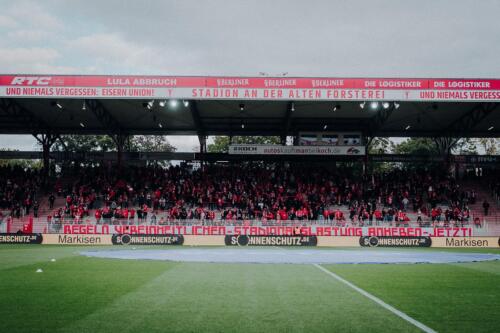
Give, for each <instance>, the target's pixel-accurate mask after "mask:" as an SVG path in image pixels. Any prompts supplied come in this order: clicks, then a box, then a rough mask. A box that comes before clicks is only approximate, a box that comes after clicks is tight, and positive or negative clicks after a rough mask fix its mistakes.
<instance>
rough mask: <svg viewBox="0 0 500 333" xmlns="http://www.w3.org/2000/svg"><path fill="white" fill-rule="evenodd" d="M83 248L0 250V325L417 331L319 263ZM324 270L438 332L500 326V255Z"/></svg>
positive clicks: (3, 328) (15, 328)
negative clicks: (104, 254) (227, 260)
mask: <svg viewBox="0 0 500 333" xmlns="http://www.w3.org/2000/svg"><path fill="white" fill-rule="evenodd" d="M82 249H83V248H82V247H56V246H54V247H52V246H33V245H27V246H14V245H8V246H0V332H9V333H10V332H419V331H420V330H419V329H418V328H417V327H415V326H413V325H411V324H410V323H408V322H407V321H405V320H403V319H401V318H400V317H397V316H396V315H394V314H393V313H391V312H389V311H388V310H386V309H384V308H383V307H381V306H380V305H378V304H376V303H374V302H373V301H371V300H369V299H368V298H366V297H365V296H363V295H361V294H359V293H358V292H357V291H355V290H353V289H351V288H349V287H347V286H346V285H345V284H343V283H341V282H339V281H337V280H335V279H334V278H332V277H331V276H329V275H328V274H326V273H325V272H322V271H321V270H319V269H318V268H317V267H315V266H313V265H266V264H206V263H204V264H201V263H200V264H197V263H170V262H161V261H133V260H113V259H97V258H87V257H82V256H79V255H78V254H77V253H76V252H77V251H79V250H82ZM85 249H89V248H88V247H86V248H85ZM290 251H293V249H290ZM332 251H335V250H334V249H332ZM425 251H432V250H431V249H426V250H425ZM460 251H466V250H460ZM475 251H481V250H475ZM482 252H489V253H500V251H499V250H492V249H491V250H483V251H482ZM52 258H55V259H56V261H55V262H51V261H50V259H52ZM324 267H325V268H327V269H328V270H330V271H332V272H334V273H335V274H337V275H339V276H341V277H342V278H344V279H345V280H348V281H350V282H351V283H353V284H355V285H356V286H358V287H360V288H362V289H364V290H365V291H367V292H369V293H370V294H372V295H374V296H376V297H378V298H380V299H381V300H383V301H384V302H385V303H387V304H390V305H392V306H393V307H395V308H397V309H398V310H400V311H402V312H404V313H406V314H407V315H409V316H410V317H412V318H414V319H416V320H418V321H419V322H421V323H423V324H425V325H426V326H428V327H430V328H432V329H433V330H436V331H438V332H498V331H499V328H500V262H498V261H496V262H485V263H469V264H439V265H437V264H418V265H402V264H399V265H325V266H324ZM38 268H41V269H42V270H43V273H36V272H35V271H36V270H37V269H38Z"/></svg>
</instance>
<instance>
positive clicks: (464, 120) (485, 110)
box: [433, 103, 499, 155]
mask: <svg viewBox="0 0 500 333" xmlns="http://www.w3.org/2000/svg"><path fill="white" fill-rule="evenodd" d="M498 105H499V104H498V103H479V104H477V105H475V106H474V107H473V108H472V109H471V110H470V111H469V112H467V113H465V114H464V115H462V116H460V117H459V118H457V119H456V120H454V121H453V122H452V123H451V124H450V125H448V127H446V128H445V129H443V131H441V133H442V135H440V136H439V137H435V138H433V140H434V143H435V144H436V147H437V149H438V151H439V153H440V154H443V155H450V154H451V150H452V149H453V147H454V146H455V145H456V144H457V142H458V140H460V138H462V137H468V136H469V135H467V133H468V132H469V131H471V130H472V129H474V127H476V126H477V125H478V124H479V123H480V122H481V121H483V119H485V118H486V117H487V116H488V115H490V114H491V113H492V112H493V111H494V110H495V109H496V108H497V107H498Z"/></svg>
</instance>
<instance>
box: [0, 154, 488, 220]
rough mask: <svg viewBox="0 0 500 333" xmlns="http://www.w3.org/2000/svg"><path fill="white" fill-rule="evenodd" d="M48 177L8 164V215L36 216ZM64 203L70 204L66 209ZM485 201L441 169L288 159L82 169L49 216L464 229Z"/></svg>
mask: <svg viewBox="0 0 500 333" xmlns="http://www.w3.org/2000/svg"><path fill="white" fill-rule="evenodd" d="M42 178H43V177H42V175H41V172H40V171H36V170H30V169H21V168H11V167H1V168H0V211H3V212H5V211H9V212H10V216H12V217H14V218H19V217H20V216H23V215H26V214H31V215H33V216H35V217H36V216H37V215H38V209H39V204H38V201H37V195H39V191H40V188H41V184H42ZM493 186H494V185H493ZM495 188H496V187H495ZM56 198H61V199H59V200H58V201H57V202H58V204H57V205H56V204H55V203H56ZM476 201H477V194H476V192H475V191H474V190H469V189H462V188H460V186H459V185H458V184H457V183H456V182H455V180H454V179H453V178H450V177H448V176H446V175H445V174H443V173H440V172H439V170H437V171H435V172H430V171H428V170H420V171H419V170H414V171H411V172H409V171H408V170H394V171H391V172H386V173H382V172H380V173H375V174H372V175H365V176H361V175H356V174H355V173H353V172H352V171H351V170H349V169H344V168H328V169H327V168H325V167H320V166H290V165H284V164H281V163H280V164H259V163H253V164H252V163H249V164H244V165H233V164H210V165H205V166H204V167H203V168H193V167H192V166H189V165H187V164H181V165H178V166H171V167H168V168H162V167H158V166H155V167H133V166H130V167H126V168H124V169H123V170H122V172H121V173H118V172H116V170H115V169H114V168H112V167H80V168H79V169H77V170H75V169H71V170H63V173H62V175H61V176H60V177H59V178H58V179H57V180H56V181H55V183H53V191H52V193H50V194H49V195H48V206H49V208H50V213H48V214H47V215H48V220H49V221H50V222H56V223H57V222H59V223H60V222H68V221H71V223H81V222H83V221H84V220H85V219H87V220H91V221H96V222H97V223H130V224H132V223H144V222H147V223H152V224H164V223H170V222H172V221H178V220H197V221H206V222H210V223H214V222H217V223H239V222H241V221H246V220H259V221H262V222H264V223H265V222H267V221H273V223H276V222H277V223H279V222H281V221H290V220H292V221H307V220H314V221H317V223H333V224H336V225H340V226H344V225H347V224H349V225H359V226H363V225H387V224H390V225H393V224H394V225H406V224H408V222H409V221H410V220H413V221H416V222H418V223H419V224H421V225H423V226H427V225H439V224H443V225H447V224H455V225H458V224H462V225H463V224H467V223H469V222H471V221H470V219H471V215H472V213H471V212H470V209H469V205H472V204H475V203H476ZM61 202H64V203H63V204H61ZM485 205H488V206H489V203H487V202H486V201H485V203H483V207H485ZM487 209H488V208H487V207H485V211H486V210H487ZM486 214H487V213H486Z"/></svg>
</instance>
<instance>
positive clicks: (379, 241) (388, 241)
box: [359, 236, 432, 247]
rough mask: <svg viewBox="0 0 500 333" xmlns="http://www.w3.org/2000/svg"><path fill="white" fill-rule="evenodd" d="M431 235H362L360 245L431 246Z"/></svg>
mask: <svg viewBox="0 0 500 333" xmlns="http://www.w3.org/2000/svg"><path fill="white" fill-rule="evenodd" d="M431 243H432V241H431V238H430V237H392V236H381V237H370V236H364V237H360V239H359V245H361V246H363V247H430V246H431Z"/></svg>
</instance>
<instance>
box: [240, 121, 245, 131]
mask: <svg viewBox="0 0 500 333" xmlns="http://www.w3.org/2000/svg"><path fill="white" fill-rule="evenodd" d="M241 129H245V123H244V122H243V120H242V121H241Z"/></svg>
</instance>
